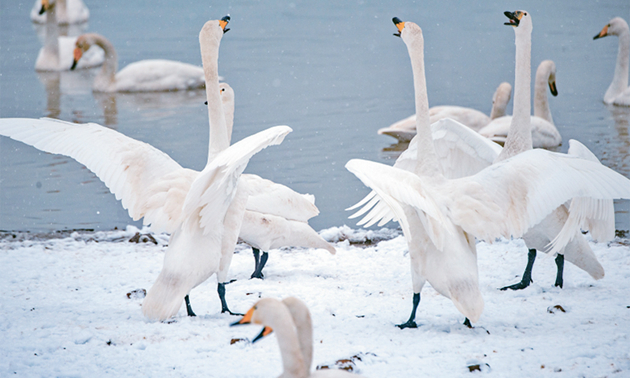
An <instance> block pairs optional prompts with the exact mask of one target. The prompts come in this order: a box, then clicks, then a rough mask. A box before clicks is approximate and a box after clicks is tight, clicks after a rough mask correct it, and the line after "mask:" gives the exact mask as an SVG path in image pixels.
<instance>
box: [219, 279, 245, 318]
mask: <svg viewBox="0 0 630 378" xmlns="http://www.w3.org/2000/svg"><path fill="white" fill-rule="evenodd" d="M217 292H218V293H219V299H220V300H221V313H222V314H223V313H224V312H229V313H230V315H238V316H243V314H238V313H236V312H232V311H230V309H229V308H228V305H227V301H226V300H225V283H219V285H218V286H217Z"/></svg>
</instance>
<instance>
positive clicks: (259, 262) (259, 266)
mask: <svg viewBox="0 0 630 378" xmlns="http://www.w3.org/2000/svg"><path fill="white" fill-rule="evenodd" d="M252 252H254V260H256V266H255V268H254V273H252V276H251V278H260V279H261V280H262V279H263V278H265V275H264V274H263V272H262V270H263V268H264V267H265V264H266V263H267V260H268V259H269V253H267V252H263V254H262V256H260V250H258V249H257V248H252ZM259 256H260V259H259Z"/></svg>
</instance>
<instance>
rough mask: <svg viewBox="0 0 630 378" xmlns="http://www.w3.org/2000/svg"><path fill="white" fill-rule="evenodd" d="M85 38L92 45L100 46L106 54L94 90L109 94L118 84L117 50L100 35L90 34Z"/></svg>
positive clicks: (95, 79) (95, 80)
mask: <svg viewBox="0 0 630 378" xmlns="http://www.w3.org/2000/svg"><path fill="white" fill-rule="evenodd" d="M84 36H85V38H86V39H87V40H88V41H89V42H90V44H94V45H97V46H99V47H100V48H102V49H103V51H104V52H105V60H104V61H103V67H102V68H101V70H100V71H99V73H98V75H96V77H95V78H94V90H95V91H97V92H108V91H109V90H110V88H111V87H112V86H113V85H114V84H115V83H116V71H118V54H116V49H115V48H114V45H113V44H112V43H111V42H110V41H109V40H108V39H107V38H105V37H103V36H102V35H100V34H95V33H89V34H84Z"/></svg>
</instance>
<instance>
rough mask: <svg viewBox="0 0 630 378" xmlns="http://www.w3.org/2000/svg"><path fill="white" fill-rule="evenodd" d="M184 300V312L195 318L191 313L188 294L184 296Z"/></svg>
mask: <svg viewBox="0 0 630 378" xmlns="http://www.w3.org/2000/svg"><path fill="white" fill-rule="evenodd" d="M184 300H185V301H186V312H188V316H197V315H196V314H195V313H194V312H193V309H192V307H191V306H190V298H189V297H188V294H186V296H185V297H184Z"/></svg>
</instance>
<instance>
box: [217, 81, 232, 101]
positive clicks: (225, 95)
mask: <svg viewBox="0 0 630 378" xmlns="http://www.w3.org/2000/svg"><path fill="white" fill-rule="evenodd" d="M219 92H220V94H221V102H222V103H223V105H226V104H232V106H234V105H233V104H234V89H232V87H230V85H229V84H228V83H225V82H223V83H219Z"/></svg>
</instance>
